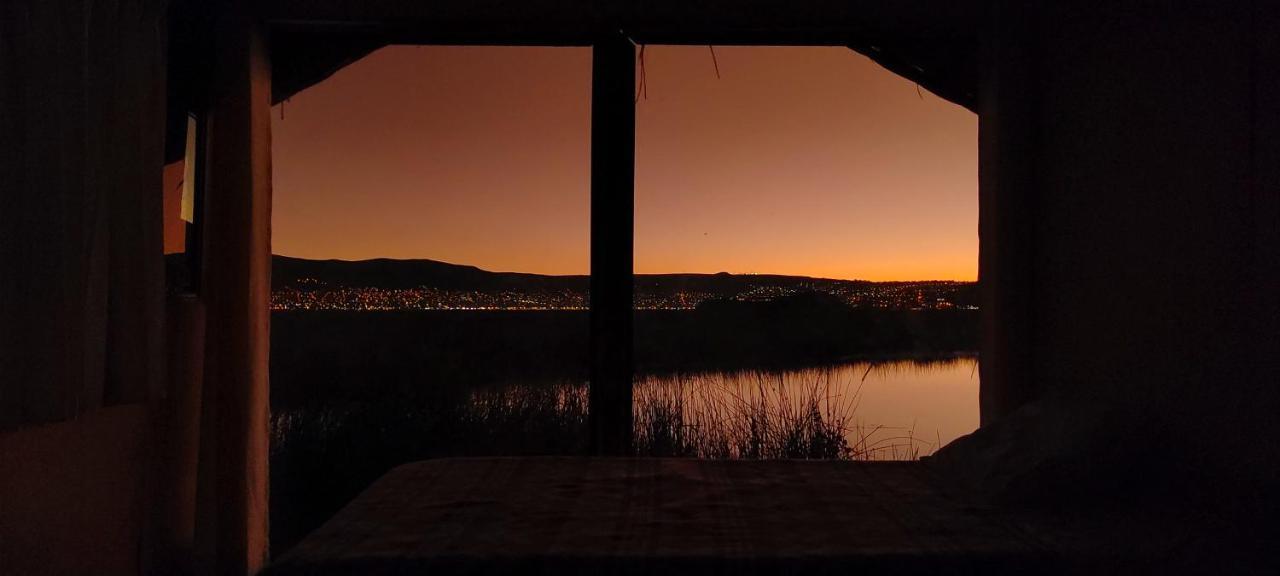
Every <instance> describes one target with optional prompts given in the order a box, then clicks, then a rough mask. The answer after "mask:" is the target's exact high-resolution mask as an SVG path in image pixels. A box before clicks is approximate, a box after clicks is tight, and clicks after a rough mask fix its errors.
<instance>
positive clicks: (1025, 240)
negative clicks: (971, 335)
mask: <svg viewBox="0 0 1280 576" xmlns="http://www.w3.org/2000/svg"><path fill="white" fill-rule="evenodd" d="M992 6H993V11H992V13H991V20H990V23H989V25H990V26H991V27H992V28H991V34H990V38H991V39H992V40H991V41H990V42H988V43H987V44H985V45H984V46H983V54H982V58H983V60H984V64H983V67H984V69H985V70H986V74H987V76H986V77H985V78H984V81H983V83H982V85H981V89H982V93H981V94H980V95H979V98H978V102H979V103H980V105H979V106H980V107H979V111H978V236H979V239H980V242H979V246H978V289H979V297H980V299H981V300H980V302H981V306H980V308H981V309H982V318H981V321H982V342H981V349H982V364H981V367H980V370H981V375H982V384H981V386H980V388H979V393H978V404H979V412H980V413H981V423H982V425H983V426H987V425H989V424H991V423H993V422H995V421H997V420H999V419H1001V418H1003V417H1004V416H1006V415H1008V414H1009V413H1010V412H1013V411H1014V410H1016V409H1017V408H1018V407H1020V406H1022V405H1023V404H1025V403H1027V402H1029V401H1031V400H1034V399H1035V398H1036V397H1038V396H1039V393H1040V392H1039V390H1038V389H1037V388H1036V382H1037V379H1036V377H1035V372H1034V359H1033V357H1032V354H1033V350H1032V343H1033V342H1034V340H1033V332H1032V330H1033V325H1032V304H1033V302H1034V299H1033V298H1034V295H1033V294H1032V286H1033V282H1032V273H1033V272H1034V268H1035V264H1036V256H1035V254H1036V248H1035V241H1036V235H1035V223H1036V194H1037V192H1038V190H1039V186H1038V180H1037V178H1036V174H1037V171H1036V164H1037V159H1036V150H1039V145H1038V143H1039V139H1038V133H1037V130H1036V128H1035V127H1036V121H1037V118H1036V113H1037V104H1038V94H1037V92H1036V90H1037V86H1039V82H1038V79H1037V76H1036V60H1035V52H1034V50H1033V47H1034V40H1035V36H1036V35H1035V31H1034V30H1033V29H1032V23H1033V22H1034V21H1035V20H1034V18H1032V15H1033V10H1034V8H1029V7H1028V6H1027V5H1026V4H1025V3H1022V2H1018V1H1016V0H1010V1H1001V2H997V3H993V5H992Z"/></svg>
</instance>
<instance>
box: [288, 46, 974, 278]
mask: <svg viewBox="0 0 1280 576" xmlns="http://www.w3.org/2000/svg"><path fill="white" fill-rule="evenodd" d="M715 55H716V59H717V62H718V64H719V69H720V77H719V78H717V77H716V70H715V65H714V64H713V61H712V58H711V53H710V51H709V50H708V49H707V47H705V46H701V47H674V46H649V47H647V48H646V49H645V72H646V82H647V85H648V97H647V98H643V97H642V98H641V99H640V101H639V102H638V103H637V104H636V229H635V269H636V272H638V273H657V272H719V271H727V272H733V273H751V272H755V273H776V274H797V275H807V276H821V277H829V278H849V279H854V278H858V279H867V280H920V279H955V280H974V279H975V278H976V277H977V254H978V194H977V186H978V158H977V156H978V153H977V130H978V121H977V116H976V115H974V114H973V113H971V112H969V111H967V110H965V109H963V108H961V107H959V106H956V105H954V104H951V103H949V102H946V101H944V100H941V99H939V98H938V97H936V96H934V95H932V94H930V93H929V92H927V91H923V90H921V91H919V92H918V91H917V87H916V85H915V84H914V83H911V82H909V81H907V80H904V79H902V78H899V77H897V76H895V75H893V74H892V73H890V72H888V71H885V70H884V69H882V68H880V67H879V66H877V65H876V64H875V63H873V62H871V61H870V60H868V59H867V58H866V57H864V56H861V55H859V54H857V53H855V52H852V51H850V50H847V49H843V48H814V47H806V48H789V47H788V48H784V47H770V48H746V47H729V46H717V47H716V49H715ZM590 73H591V52H590V50H589V49H586V48H512V47H501V48H499V47H416V46H414V47H408V46H406V47H399V46H398V47H391V48H385V49H383V50H380V51H378V52H375V53H374V54H372V55H370V56H369V57H367V58H365V59H364V60H361V61H360V62H357V63H356V64H354V65H352V66H349V67H347V68H345V69H343V70H341V71H340V72H338V73H337V74H336V75H334V76H333V77H332V78H330V79H328V80H327V81H325V82H323V83H321V84H319V85H316V86H314V87H312V88H310V89H309V90H306V91H304V92H302V93H300V94H298V95H296V96H294V97H293V98H292V99H290V100H289V101H288V102H286V103H285V105H284V110H283V115H282V111H281V109H280V107H279V106H277V107H276V110H275V113H274V114H273V126H272V131H273V133H272V138H273V142H272V146H273V160H272V162H273V173H274V216H273V218H274V220H273V232H272V236H273V251H274V252H275V253H277V254H284V255H289V256H299V257H304V258H340V259H348V260H351V259H363V258H375V257H390V258H430V259H434V260H443V261H447V262H454V263H459V264H471V265H475V266H479V267H481V268H485V269H488V270H497V271H518V272H536V273H543V274H585V273H587V272H588V249H589V246H588V236H587V235H588V227H589V221H588V216H589V211H588V199H589V195H590V192H589V170H590V104H591V102H590V98H591V81H590ZM282 116H283V117H282Z"/></svg>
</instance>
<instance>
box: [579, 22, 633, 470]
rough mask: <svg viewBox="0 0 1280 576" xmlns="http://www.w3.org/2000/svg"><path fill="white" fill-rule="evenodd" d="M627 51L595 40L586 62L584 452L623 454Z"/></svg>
mask: <svg viewBox="0 0 1280 576" xmlns="http://www.w3.org/2000/svg"><path fill="white" fill-rule="evenodd" d="M635 87H636V79H635V48H634V46H633V45H632V44H631V42H630V41H629V40H627V38H626V37H625V36H623V35H622V34H621V32H612V33H609V34H607V35H605V37H603V38H601V39H600V40H599V41H598V42H597V43H596V45H595V47H594V48H593V49H592V63H591V314H590V315H591V389H590V427H591V448H592V452H593V453H595V454H601V455H614V456H621V455H627V454H629V453H630V451H631V374H632V369H631V368H632V367H631V357H632V349H631V346H632V323H633V319H634V313H633V310H632V290H633V282H634V281H633V279H632V278H633V270H632V244H633V237H632V231H633V228H634V218H635V118H636V109H635Z"/></svg>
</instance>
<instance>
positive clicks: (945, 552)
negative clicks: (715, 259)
mask: <svg viewBox="0 0 1280 576" xmlns="http://www.w3.org/2000/svg"><path fill="white" fill-rule="evenodd" d="M1047 539H1048V535H1047V534H1037V533H1035V532H1033V531H1031V530H1029V529H1027V528H1025V527H1020V526H1018V525H1017V524H1016V523H1015V522H1012V521H1010V520H1008V519H1005V518H1001V517H998V516H996V515H994V514H993V513H992V511H991V510H990V509H988V508H984V507H980V506H974V505H971V504H966V503H963V502H960V501H958V500H953V499H950V498H948V497H945V496H944V495H943V493H942V491H941V490H939V488H938V486H937V484H936V482H935V481H934V479H933V478H932V477H931V475H930V473H929V471H928V469H927V468H926V467H925V466H924V465H923V464H921V463H918V462H897V463H858V462H839V461H794V460H783V461H768V462H761V461H725V460H693V459H607V458H597V459H591V458H500V459H446V460H435V461H429V462H418V463H414V464H408V465H405V466H401V467H399V468H396V469H395V470H393V471H391V472H390V473H389V474H387V476H385V477H383V478H382V479H381V480H379V481H378V482H377V483H376V484H374V485H373V486H372V487H370V488H369V490H367V491H365V492H364V493H363V494H362V495H361V496H360V497H359V498H357V499H356V500H355V501H354V502H352V503H351V504H350V505H349V506H347V507H346V508H345V509H344V510H343V511H342V512H340V513H339V514H338V515H337V516H336V517H334V518H333V519H332V520H330V521H329V522H327V523H326V524H325V525H324V526H323V527H322V528H320V529H319V530H317V531H316V532H314V533H313V534H311V535H310V536H308V537H307V539H306V540H304V541H303V542H302V543H301V544H299V545H298V546H297V547H295V548H294V549H293V550H292V551H290V552H289V553H288V554H285V555H284V556H283V557H282V558H280V559H279V561H278V562H276V564H275V565H274V566H273V567H272V569H271V570H270V571H269V572H268V574H270V575H273V576H281V575H292V574H315V575H324V574H410V573H413V574H417V573H421V574H435V573H441V574H527V573H536V574H556V575H564V576H567V575H572V574H673V575H674V574H696V575H698V576H705V575H707V574H806V575H808V574H861V573H867V571H870V572H872V573H894V574H937V573H989V574H1004V573H1044V572H1046V571H1049V570H1051V569H1053V568H1055V567H1057V566H1059V560H1058V558H1057V557H1056V555H1055V553H1054V552H1053V551H1052V548H1051V546H1050V544H1049V542H1048V541H1047Z"/></svg>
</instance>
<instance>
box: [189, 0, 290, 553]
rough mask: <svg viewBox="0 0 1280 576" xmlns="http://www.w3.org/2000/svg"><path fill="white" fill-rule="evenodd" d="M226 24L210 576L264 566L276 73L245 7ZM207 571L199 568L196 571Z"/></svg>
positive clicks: (215, 140) (211, 198)
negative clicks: (273, 82) (273, 90)
mask: <svg viewBox="0 0 1280 576" xmlns="http://www.w3.org/2000/svg"><path fill="white" fill-rule="evenodd" d="M232 4H234V6H233V7H231V8H229V9H228V10H227V11H226V12H225V13H223V14H220V15H219V19H218V22H217V25H216V30H217V35H216V43H217V45H216V47H215V49H216V57H215V63H214V67H213V78H214V82H213V83H212V98H211V103H210V109H209V120H208V127H209V128H208V136H207V137H208V139H209V140H208V162H207V167H206V168H205V169H206V170H207V172H206V177H207V180H206V181H207V182H208V184H207V186H206V190H207V197H206V199H205V212H204V214H205V222H204V233H205V238H204V252H203V253H204V265H205V267H204V273H203V275H202V278H203V287H202V291H201V292H202V294H203V296H204V298H205V306H206V308H205V309H206V311H207V315H206V329H207V336H206V349H205V350H206V351H205V382H204V390H203V402H202V403H203V405H204V414H203V417H202V423H201V429H200V432H201V437H200V441H201V454H200V471H199V474H200V481H199V489H198V490H199V493H198V495H197V498H198V502H197V513H196V514H197V526H196V540H197V546H198V552H199V554H200V556H201V558H200V561H201V564H202V565H204V564H207V566H204V567H205V568H211V572H212V573H214V574H227V575H230V574H235V575H244V574H253V573H256V572H257V571H258V570H259V569H260V568H261V567H262V566H264V565H265V564H266V560H267V457H268V443H269V433H268V424H267V417H268V405H267V399H268V394H267V393H268V365H267V356H268V347H269V343H270V327H269V322H270V315H269V307H270V289H271V69H270V60H269V58H268V52H267V46H266V39H265V30H264V27H263V26H261V25H260V23H259V22H257V21H255V20H254V19H253V18H252V16H251V14H250V13H249V12H248V10H247V6H248V5H247V3H246V0H241V1H238V2H234V3H232ZM201 572H202V573H203V570H202V571H201Z"/></svg>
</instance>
